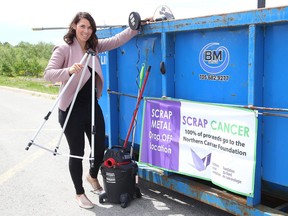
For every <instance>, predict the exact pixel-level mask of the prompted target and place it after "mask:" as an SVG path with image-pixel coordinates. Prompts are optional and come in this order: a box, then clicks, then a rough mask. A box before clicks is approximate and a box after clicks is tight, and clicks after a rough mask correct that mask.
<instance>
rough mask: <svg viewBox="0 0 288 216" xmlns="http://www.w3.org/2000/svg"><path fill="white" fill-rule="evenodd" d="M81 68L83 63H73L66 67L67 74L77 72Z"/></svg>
mask: <svg viewBox="0 0 288 216" xmlns="http://www.w3.org/2000/svg"><path fill="white" fill-rule="evenodd" d="M82 69H83V65H82V64H80V63H75V64H73V65H72V66H71V67H70V68H69V69H68V72H69V75H72V74H73V73H75V74H77V73H79V72H80V71H82Z"/></svg>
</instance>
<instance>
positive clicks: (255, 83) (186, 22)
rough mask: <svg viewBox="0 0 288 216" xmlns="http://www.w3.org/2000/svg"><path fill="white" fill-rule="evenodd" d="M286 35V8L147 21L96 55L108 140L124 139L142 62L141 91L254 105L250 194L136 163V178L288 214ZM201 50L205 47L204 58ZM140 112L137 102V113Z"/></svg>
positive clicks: (235, 208) (218, 202) (220, 204)
mask: <svg viewBox="0 0 288 216" xmlns="http://www.w3.org/2000/svg"><path fill="white" fill-rule="evenodd" d="M123 29H124V27H123V28H120V27H115V28H108V29H102V30H99V31H98V32H97V35H98V37H99V38H105V37H108V36H112V35H115V34H117V33H119V32H120V31H122V30H123ZM287 35H288V7H278V8H270V9H257V10H252V11H245V12H238V13H229V14H221V15H212V16H207V17H198V18H190V19H182V20H177V19H176V20H171V21H161V22H155V23H151V24H149V25H146V26H144V27H143V29H142V31H141V32H140V33H139V35H138V36H136V37H135V38H133V39H132V40H131V41H129V42H128V43H127V44H125V45H123V46H122V47H120V48H118V49H116V50H113V51H110V52H107V53H102V54H101V60H102V64H103V72H104V74H105V80H106V82H105V86H104V89H107V90H108V91H107V92H105V91H104V94H103V97H102V99H101V100H100V103H101V106H102V107H103V111H104V115H105V119H106V131H107V137H108V139H109V145H112V144H113V143H115V144H119V142H120V143H121V142H123V141H124V140H125V136H126V133H127V130H128V127H129V123H130V120H131V117H132V113H133V109H134V107H135V104H136V100H135V98H133V97H129V96H127V95H135V96H137V92H138V88H137V82H136V80H137V76H138V75H139V70H140V69H141V65H142V64H146V65H151V74H150V78H149V80H148V82H147V86H146V89H145V92H144V96H148V97H156V98H161V97H163V96H166V97H172V98H176V99H185V100H191V101H198V102H209V103H215V104H225V105H231V106H238V107H243V108H247V109H257V110H259V114H260V115H259V117H258V132H257V150H256V151H257V152H256V154H257V160H256V172H255V182H254V184H255V185H254V186H255V187H254V196H253V197H245V196H241V195H237V194H234V193H232V192H227V191H223V190H222V189H221V188H219V187H217V186H215V185H213V184H211V183H210V182H206V181H202V180H199V179H195V178H189V177H185V176H182V175H179V174H175V173H171V172H167V171H163V170H161V169H159V170H157V169H149V167H146V166H144V165H143V166H142V165H140V166H139V176H140V178H145V179H147V180H148V181H151V182H154V183H157V184H160V185H162V186H164V187H168V188H170V189H172V190H175V191H177V192H179V193H182V194H185V195H187V196H190V197H192V198H195V199H198V200H200V201H202V202H205V203H208V204H210V205H213V206H215V207H217V208H221V209H223V210H225V211H227V212H230V213H233V214H235V215H264V214H265V215H267V214H273V213H277V214H279V215H287V212H288V211H287V209H288V172H287V167H288V157H287V152H288V141H287V140H288V133H287V131H288V118H287V117H288V116H287V111H288V97H287V96H286V93H287V92H288V87H287V86H288V85H287V83H288V70H287V69H286V63H287V59H288V52H287V49H288V45H287V44H288V37H287ZM219 47H221V48H222V51H223V52H222V53H220V52H219ZM204 51H205V52H206V51H208V52H206V53H205V55H206V58H204V59H203V58H201V56H203V52H204ZM208 60H209V61H208ZM215 63H216V66H215V67H214V66H213V64H214V65H215ZM115 77H116V79H115ZM111 92H117V94H113V93H111ZM142 111H143V106H142V105H141V106H140V109H139V111H138V112H139V113H142ZM142 121H143V120H142V115H138V118H137V122H138V126H137V129H136V135H135V151H136V152H137V149H138V148H139V144H140V137H141V122H142ZM130 141H131V139H130Z"/></svg>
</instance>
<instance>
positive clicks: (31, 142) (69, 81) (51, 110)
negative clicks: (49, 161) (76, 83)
mask: <svg viewBox="0 0 288 216" xmlns="http://www.w3.org/2000/svg"><path fill="white" fill-rule="evenodd" d="M87 55H88V54H87V53H85V55H84V56H83V57H82V59H81V61H80V63H81V62H83V61H84V60H85V59H86V57H87ZM74 76H75V74H73V75H72V76H71V77H70V79H69V80H68V82H67V83H66V85H65V87H64V88H63V89H62V91H61V92H60V94H59V95H58V97H57V99H56V101H55V102H54V104H53V105H52V107H51V108H50V109H49V111H48V113H47V114H46V116H45V117H44V121H43V122H42V124H41V126H40V127H39V129H38V130H37V131H36V133H35V134H34V136H33V137H32V139H31V140H30V142H29V143H28V145H27V147H26V148H25V150H27V151H28V150H29V148H30V146H31V145H33V144H34V141H35V139H36V137H37V136H38V134H39V133H40V131H41V130H42V128H43V127H44V125H45V123H46V122H47V121H48V119H49V117H50V115H51V114H52V112H53V110H54V109H55V107H56V105H57V104H58V102H59V100H60V99H61V97H62V96H63V94H64V92H65V91H66V89H67V88H68V86H69V85H70V83H71V82H72V80H73V78H74Z"/></svg>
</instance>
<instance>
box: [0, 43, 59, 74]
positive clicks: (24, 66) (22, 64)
mask: <svg viewBox="0 0 288 216" xmlns="http://www.w3.org/2000/svg"><path fill="white" fill-rule="evenodd" d="M53 47H54V45H53V44H51V43H43V42H41V43H38V44H36V45H34V44H30V43H26V42H20V43H19V44H18V45H16V46H12V45H10V44H9V43H3V44H2V43H0V75H5V76H9V77H14V76H33V77H42V75H43V71H44V69H45V67H46V66H47V63H48V61H49V59H50V57H51V54H52V48H53Z"/></svg>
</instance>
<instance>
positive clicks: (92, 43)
mask: <svg viewBox="0 0 288 216" xmlns="http://www.w3.org/2000/svg"><path fill="white" fill-rule="evenodd" d="M83 18H85V19H87V20H88V21H89V22H90V25H91V27H92V30H93V32H92V35H91V37H90V38H89V40H88V41H87V42H86V44H85V49H86V50H88V49H92V50H94V51H96V47H97V44H98V37H97V35H96V30H97V28H96V23H95V21H94V19H93V17H92V16H91V15H90V14H89V13H87V12H78V13H77V14H76V16H75V17H74V19H73V20H72V22H71V23H70V25H69V30H68V32H67V33H66V34H65V35H64V37H63V39H64V41H65V42H66V43H67V44H69V45H70V44H72V43H73V39H74V37H76V30H75V29H73V25H77V23H78V22H79V21H80V20H81V19H83Z"/></svg>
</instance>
